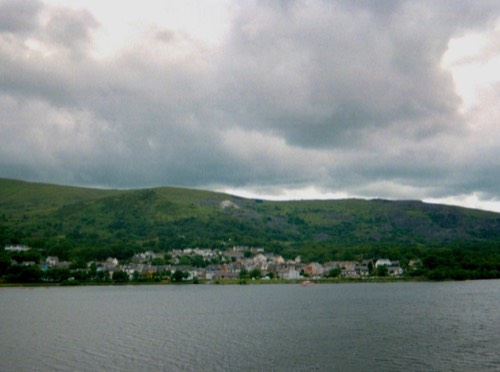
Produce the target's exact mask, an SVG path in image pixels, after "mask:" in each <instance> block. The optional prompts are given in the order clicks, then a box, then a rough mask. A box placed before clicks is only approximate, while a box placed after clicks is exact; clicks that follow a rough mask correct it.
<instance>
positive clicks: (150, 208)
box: [0, 179, 500, 261]
mask: <svg viewBox="0 0 500 372" xmlns="http://www.w3.org/2000/svg"><path fill="white" fill-rule="evenodd" d="M227 206H230V207H227ZM233 206H234V207H233ZM0 243H1V244H3V245H6V244H13V243H23V244H27V245H31V246H34V247H38V248H40V249H43V250H44V251H45V252H47V254H49V253H50V254H53V255H58V256H61V257H66V258H73V257H81V258H82V259H92V258H102V257H103V256H108V255H112V256H118V257H120V258H126V257H129V256H130V255H132V254H133V253H136V252H139V251H144V250H147V249H152V250H164V251H165V250H166V251H168V250H170V249H174V248H186V247H206V248H227V247H229V246H232V245H245V246H262V247H264V248H265V249H266V250H270V251H275V252H278V253H281V254H283V255H285V256H290V257H292V256H294V255H303V256H304V257H306V258H309V259H317V260H323V261H324V260H328V259H334V258H341V257H348V256H350V255H356V254H358V255H359V254H363V255H366V254H370V252H373V251H377V252H379V253H380V254H387V255H390V254H393V255H394V254H395V253H394V252H396V251H397V252H399V253H398V254H400V253H401V252H403V251H404V252H407V253H408V255H410V254H414V253H415V252H418V251H421V250H423V249H429V248H433V247H439V248H443V247H449V248H454V249H455V248H461V249H463V248H466V249H472V248H473V249H487V250H493V251H497V250H498V247H499V246H500V214H499V213H496V212H491V211H483V210H479V209H470V208H464V207H460V206H450V205H443V204H433V203H425V202H422V201H420V200H396V201H394V200H385V199H371V200H366V199H339V200H291V201H271V200H262V199H248V198H243V197H240V196H235V195H230V194H224V193H220V192H212V191H205V190H198V189H188V188H180V187H156V188H141V189H126V190H122V189H98V188H85V187H75V186H63V185H51V184H46V183H33V182H27V181H20V180H12V179H0ZM391 252H392V253H391ZM412 252H413V253H412Z"/></svg>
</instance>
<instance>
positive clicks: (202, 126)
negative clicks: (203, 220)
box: [0, 1, 500, 201]
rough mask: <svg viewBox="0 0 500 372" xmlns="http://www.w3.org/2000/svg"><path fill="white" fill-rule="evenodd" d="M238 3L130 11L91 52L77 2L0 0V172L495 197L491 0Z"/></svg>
mask: <svg viewBox="0 0 500 372" xmlns="http://www.w3.org/2000/svg"><path fill="white" fill-rule="evenodd" d="M147 4H148V3H146V5H145V6H146V7H147V6H148V5H147ZM237 4H238V5H234V4H229V5H228V6H227V9H226V10H227V13H228V17H227V25H226V26H227V27H226V28H225V32H224V33H223V35H222V36H221V37H220V38H219V39H218V40H217V41H216V42H207V41H206V40H203V39H202V38H199V37H196V34H194V33H193V34H190V33H189V32H184V31H182V30H179V29H175V28H170V27H169V24H168V22H166V23H165V24H159V23H158V22H150V23H148V22H147V19H144V24H143V25H142V28H141V31H140V32H138V33H137V34H136V35H135V36H136V37H134V38H130V39H127V40H126V42H124V43H123V45H122V46H121V47H120V48H119V49H118V50H115V51H113V53H109V54H102V53H99V48H98V44H99V37H100V35H102V34H105V33H106V32H110V31H112V29H110V28H109V27H110V26H108V25H107V24H106V22H105V21H103V20H101V19H99V17H98V15H97V13H94V12H93V9H92V8H87V9H85V8H77V7H73V8H64V7H60V6H56V5H53V4H48V3H41V2H18V1H0V176H3V177H13V178H22V179H29V180H39V181H45V182H58V183H66V184H78V185H99V186H106V187H140V186H157V185H182V186H189V187H204V188H218V189H231V190H241V191H245V190H246V191H247V192H248V191H252V190H253V191H254V192H255V193H261V194H263V193H264V194H277V195H278V194H280V193H283V192H286V191H287V190H294V189H308V188H311V187H312V188H314V189H315V190H317V191H318V192H320V193H321V192H324V193H325V194H327V193H341V194H343V195H356V196H365V197H389V198H442V199H445V198H460V197H464V196H466V195H476V196H478V198H479V199H480V200H484V201H487V200H498V199H499V198H500V194H499V191H498V187H497V185H498V184H499V181H500V179H499V178H500V166H499V165H498V164H499V163H498V161H497V159H499V158H500V150H499V149H498V146H497V144H498V143H499V140H500V134H499V131H498V129H497V127H498V125H497V121H498V118H499V117H500V109H499V108H498V107H500V104H499V103H500V102H499V101H500V97H499V87H500V76H499V74H498V69H500V64H499V60H500V57H499V56H500V45H499V44H498V40H499V39H500V38H499V36H500V35H499V34H500V18H499V16H500V4H499V3H498V2H497V1H491V2H488V1H482V2H479V3H477V2H474V1H453V2H451V1H450V2H447V1H444V2H437V4H436V2H431V1H419V2H414V1H401V2H397V1H396V2H394V1H388V2H385V1H377V2H371V1H338V2H332V1H325V2H322V1H294V2H270V3H269V2H253V1H244V2H238V3H237ZM137 10H138V11H140V8H138V9H137ZM198 13H199V11H198ZM470 35H473V36H475V37H477V38H479V39H480V40H481V43H482V44H481V45H480V46H479V47H478V46H477V45H476V46H475V49H474V50H472V49H470V52H469V49H466V50H463V52H462V53H461V54H460V53H458V54H457V53H456V51H457V50H459V49H460V48H458V47H457V45H458V46H460V45H462V49H463V45H466V44H464V43H465V41H466V40H467V37H469V36H470ZM460 42H462V44H460ZM476 44H477V43H476ZM453 48H454V49H453ZM453 53H454V54H453ZM477 65H479V66H489V68H490V69H491V71H493V73H490V74H489V75H488V76H486V77H485V79H483V80H481V84H480V85H478V84H476V85H474V86H473V85H471V84H472V83H473V82H474V79H472V83H470V84H469V85H467V83H466V80H463V79H466V77H467V76H469V75H467V74H466V72H467V71H468V70H467V69H466V68H469V69H470V68H472V67H473V66H477ZM483 68H484V67H483ZM464 69H465V70H464ZM464 71H465V72H464ZM469 71H472V70H469ZM495 71H496V72H497V74H496V75H495V73H494V72H495ZM460 78H462V80H459V79H460ZM464 81H465V83H464ZM460 82H462V83H463V84H462V86H461V87H462V88H463V89H462V91H460V90H459V89H458V88H459V87H460V86H459V85H460V84H459V83H460ZM464 84H465V85H464ZM464 87H465V88H464ZM471 91H473V92H474V94H473V96H472V98H474V101H470V102H465V101H464V100H465V98H467V97H465V94H466V93H467V92H471ZM464 97H465V98H464ZM468 98H469V99H470V98H471V97H468ZM456 200H458V199H456Z"/></svg>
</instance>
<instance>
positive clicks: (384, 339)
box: [0, 280, 500, 371]
mask: <svg viewBox="0 0 500 372" xmlns="http://www.w3.org/2000/svg"><path fill="white" fill-rule="evenodd" d="M499 305H500V281H498V280H493V281H470V282H445V283H366V284H364V283H350V284H347V283H346V284H321V285H313V286H311V287H301V286H300V285H292V284H290V285H272V284H268V285H246V286H238V285H228V286H218V285H179V286H175V285H169V286H107V287H106V286H105V287H71V288H68V287H50V288H1V289H0V335H1V337H0V371H32V370H40V371H46V370H55V371H95V370H106V371H136V370H141V371H158V370H164V371H175V370H185V371H201V370H217V371H224V370H225V371H234V370H276V371H281V370H288V371H290V370H292V371H295V370H296V371H310V370H320V371H332V370H338V371H352V370H359V371H368V370H372V371H373V370H386V371H391V370H393V371H400V370H412V371H434V370H435V371H438V370H439V371H443V370H446V371H453V370H456V371H478V370H481V371H484V370H500V368H499V366H500V348H499V345H500V311H499Z"/></svg>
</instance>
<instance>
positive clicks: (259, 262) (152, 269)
mask: <svg viewBox="0 0 500 372" xmlns="http://www.w3.org/2000/svg"><path fill="white" fill-rule="evenodd" d="M29 249H30V248H29V247H26V246H8V247H6V248H5V250H6V251H26V250H29ZM186 257H188V258H192V257H197V258H198V259H200V258H201V259H202V260H203V262H204V263H205V265H197V266H198V267H195V266H191V265H183V258H184V261H185V258H186ZM166 261H167V262H166ZM158 262H160V264H158ZM25 264H28V263H25ZM29 264H35V263H29ZM92 264H95V267H96V270H97V272H100V271H101V272H109V274H110V276H111V277H112V275H113V273H115V272H117V271H125V272H126V273H128V275H129V276H130V278H131V279H132V278H133V277H134V276H136V277H137V276H140V277H153V276H154V275H155V273H164V272H169V271H170V272H173V271H176V270H180V271H182V272H185V273H187V275H186V276H187V279H193V278H199V279H207V280H215V279H238V278H240V275H241V273H242V271H243V270H246V271H247V272H251V271H253V270H256V269H257V270H258V271H259V273H260V275H261V277H263V278H266V277H267V278H280V279H288V280H297V279H302V278H304V277H308V278H321V277H324V276H328V275H329V274H330V273H331V272H332V270H335V271H336V273H337V274H338V276H340V277H343V278H362V277H367V276H369V275H370V273H371V272H373V271H376V270H377V269H378V268H379V267H380V266H384V267H385V268H386V275H389V276H400V275H402V274H403V269H402V268H401V266H400V264H399V261H391V260H389V259H384V258H381V259H377V260H363V261H361V262H357V261H329V262H326V263H323V264H320V263H317V262H312V263H307V264H306V263H302V262H301V259H300V257H296V258H295V259H293V260H285V259H284V258H283V257H282V256H280V255H277V254H274V253H266V252H264V249H263V248H252V247H240V246H235V247H233V248H231V249H228V250H225V251H220V250H212V249H200V248H187V249H174V250H172V251H171V252H169V254H168V259H166V257H165V254H163V253H156V252H152V251H147V252H143V253H138V254H135V255H134V256H133V257H132V259H131V260H130V262H128V263H123V264H120V262H119V261H118V260H117V259H116V258H112V257H109V258H108V259H106V260H105V261H102V262H89V263H88V265H89V267H90V266H91V265H92ZM410 264H411V263H410ZM40 266H41V268H42V269H43V270H47V269H49V268H53V267H58V268H69V266H70V263H69V262H67V261H60V260H59V259H58V257H55V256H48V257H47V258H46V259H45V261H44V262H42V263H41V264H40ZM200 266H205V267H200Z"/></svg>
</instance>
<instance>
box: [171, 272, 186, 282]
mask: <svg viewBox="0 0 500 372" xmlns="http://www.w3.org/2000/svg"><path fill="white" fill-rule="evenodd" d="M182 279H184V273H183V272H182V271H181V270H175V271H174V273H173V274H172V281H173V282H177V283H179V282H182Z"/></svg>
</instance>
